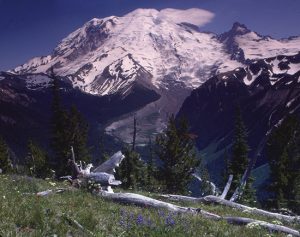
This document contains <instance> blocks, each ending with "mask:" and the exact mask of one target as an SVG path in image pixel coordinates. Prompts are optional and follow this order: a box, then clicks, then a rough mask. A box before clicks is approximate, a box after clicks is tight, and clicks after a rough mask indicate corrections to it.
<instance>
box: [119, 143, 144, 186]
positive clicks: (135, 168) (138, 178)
mask: <svg viewBox="0 0 300 237" xmlns="http://www.w3.org/2000/svg"><path fill="white" fill-rule="evenodd" d="M122 153H123V155H124V156H125V158H124V160H123V161H122V163H121V165H120V167H119V168H118V169H117V177H118V179H120V180H122V187H123V188H125V189H128V188H132V189H138V188H140V187H142V186H143V183H144V179H143V178H144V177H143V171H144V166H143V162H142V160H141V159H140V155H139V154H138V153H137V152H135V151H132V149H131V148H129V147H125V148H124V149H123V151H122Z"/></svg>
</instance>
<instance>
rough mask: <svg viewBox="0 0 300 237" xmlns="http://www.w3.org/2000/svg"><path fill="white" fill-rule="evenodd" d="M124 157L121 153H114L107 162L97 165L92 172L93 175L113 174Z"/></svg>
mask: <svg viewBox="0 0 300 237" xmlns="http://www.w3.org/2000/svg"><path fill="white" fill-rule="evenodd" d="M124 158H125V156H124V155H123V154H122V152H121V151H118V152H117V153H115V154H114V155H113V156H112V157H111V158H110V159H109V160H107V161H105V162H104V163H103V164H101V165H99V166H98V167H97V168H95V169H94V170H93V172H95V173H99V172H104V173H108V174H114V173H115V168H116V167H118V166H119V165H120V164H121V162H122V160H123V159H124Z"/></svg>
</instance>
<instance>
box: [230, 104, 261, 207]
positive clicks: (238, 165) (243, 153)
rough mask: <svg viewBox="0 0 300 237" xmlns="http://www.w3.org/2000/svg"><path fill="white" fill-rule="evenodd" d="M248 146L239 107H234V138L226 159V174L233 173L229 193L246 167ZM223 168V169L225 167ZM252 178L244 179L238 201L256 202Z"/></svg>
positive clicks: (235, 186) (236, 186)
mask: <svg viewBox="0 0 300 237" xmlns="http://www.w3.org/2000/svg"><path fill="white" fill-rule="evenodd" d="M248 153H249V146H248V144H247V130H246V127H245V125H244V122H243V119H242V114H241V110H240V107H239V106H238V107H237V109H236V115H235V129H234V140H233V146H232V156H231V160H230V161H228V168H227V167H226V168H227V169H228V175H229V174H232V175H233V181H232V185H231V191H230V192H229V195H231V194H233V191H234V190H235V189H236V188H238V186H239V185H240V182H241V178H242V176H243V174H244V172H245V171H246V169H247V166H248V164H249V158H248ZM226 168H225V169H226ZM253 181H254V178H253V177H251V176H250V177H249V178H248V180H247V181H246V186H245V187H244V188H243V192H242V193H243V195H242V197H241V198H240V200H239V201H240V202H242V203H245V204H246V203H247V204H254V203H256V195H255V190H254V189H253V187H252V184H253Z"/></svg>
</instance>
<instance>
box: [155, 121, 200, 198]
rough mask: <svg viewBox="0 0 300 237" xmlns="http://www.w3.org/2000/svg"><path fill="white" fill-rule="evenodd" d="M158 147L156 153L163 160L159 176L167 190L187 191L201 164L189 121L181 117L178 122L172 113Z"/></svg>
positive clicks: (159, 137) (159, 136) (158, 137)
mask: <svg viewBox="0 0 300 237" xmlns="http://www.w3.org/2000/svg"><path fill="white" fill-rule="evenodd" d="M156 148H157V149H156V154H157V156H158V158H159V160H160V161H161V162H162V165H161V166H160V167H159V178H160V179H161V180H162V181H163V184H164V186H165V190H166V191H167V192H169V193H182V194H184V193H187V190H188V184H189V182H190V181H191V179H192V174H193V173H194V171H195V169H196V167H197V166H198V165H199V161H198V160H197V158H196V153H195V151H194V142H193V139H192V138H191V136H190V134H189V131H188V124H187V121H186V120H185V119H181V120H180V121H179V122H178V124H176V121H175V117H174V115H172V116H171V117H170V118H169V121H168V124H167V128H166V130H165V131H164V132H163V133H162V134H159V135H158V136H157V138H156Z"/></svg>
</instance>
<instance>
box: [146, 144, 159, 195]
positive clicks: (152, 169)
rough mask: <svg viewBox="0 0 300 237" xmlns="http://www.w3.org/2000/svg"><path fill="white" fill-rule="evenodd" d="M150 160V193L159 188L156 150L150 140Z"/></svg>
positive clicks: (148, 172)
mask: <svg viewBox="0 0 300 237" xmlns="http://www.w3.org/2000/svg"><path fill="white" fill-rule="evenodd" d="M148 147H149V159H148V163H147V165H146V180H145V183H146V189H147V190H149V191H154V190H156V189H157V188H158V187H157V185H158V181H157V178H156V177H157V167H156V164H155V160H154V150H153V145H152V141H151V139H149V144H148Z"/></svg>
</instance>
